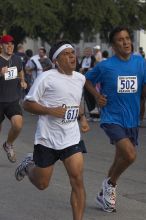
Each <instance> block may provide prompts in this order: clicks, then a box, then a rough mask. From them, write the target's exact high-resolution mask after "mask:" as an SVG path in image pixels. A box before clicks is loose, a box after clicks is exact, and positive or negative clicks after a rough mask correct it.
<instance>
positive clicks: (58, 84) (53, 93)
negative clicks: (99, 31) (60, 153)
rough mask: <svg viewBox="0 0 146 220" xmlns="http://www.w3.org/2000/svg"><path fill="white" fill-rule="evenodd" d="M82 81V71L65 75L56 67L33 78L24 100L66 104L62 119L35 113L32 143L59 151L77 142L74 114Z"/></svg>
mask: <svg viewBox="0 0 146 220" xmlns="http://www.w3.org/2000/svg"><path fill="white" fill-rule="evenodd" d="M84 84H85V77H84V76H83V75H82V74H80V73H78V72H75V71H73V74H72V75H66V74H61V73H59V72H58V70H57V69H51V70H48V71H46V72H44V73H43V74H41V75H40V76H39V77H38V78H37V79H36V80H35V82H34V84H33V86H32V87H31V89H30V91H29V93H28V94H27V95H26V97H25V100H30V101H35V102H37V103H39V104H41V105H43V106H47V107H58V106H62V105H66V106H70V108H69V109H68V111H67V113H66V116H65V118H64V119H63V118H57V117H54V116H51V115H40V116H39V120H38V123H37V129H36V133H35V144H42V145H44V146H46V147H49V148H53V149H57V150H60V149H64V148H66V147H69V146H71V145H74V144H77V143H78V142H79V141H80V130H79V125H78V122H77V115H78V111H79V105H80V102H81V97H82V90H83V86H84Z"/></svg>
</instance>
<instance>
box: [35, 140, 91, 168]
mask: <svg viewBox="0 0 146 220" xmlns="http://www.w3.org/2000/svg"><path fill="white" fill-rule="evenodd" d="M78 152H82V153H87V151H86V147H85V144H84V141H83V140H81V141H80V142H79V143H78V144H75V145H72V146H70V147H67V148H65V149H62V150H54V149H51V148H48V147H45V146H43V145H41V144H37V145H34V152H33V160H34V162H35V165H36V166H38V167H41V168H45V167H48V166H51V165H53V164H55V162H56V161H57V160H62V161H63V160H65V159H66V158H68V157H70V156H72V155H73V154H76V153H78Z"/></svg>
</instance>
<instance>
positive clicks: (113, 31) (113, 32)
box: [109, 26, 133, 44]
mask: <svg viewBox="0 0 146 220" xmlns="http://www.w3.org/2000/svg"><path fill="white" fill-rule="evenodd" d="M121 31H127V32H128V34H129V36H130V38H131V40H132V38H133V37H132V34H131V31H130V29H129V28H128V27H125V26H117V27H115V28H114V29H113V30H112V31H111V32H110V34H109V43H110V44H113V43H114V37H115V35H116V34H117V33H119V32H121Z"/></svg>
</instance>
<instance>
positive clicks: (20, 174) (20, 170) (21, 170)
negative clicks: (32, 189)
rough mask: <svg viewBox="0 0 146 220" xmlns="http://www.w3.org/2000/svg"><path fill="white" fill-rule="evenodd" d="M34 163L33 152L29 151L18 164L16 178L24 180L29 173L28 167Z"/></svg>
mask: <svg viewBox="0 0 146 220" xmlns="http://www.w3.org/2000/svg"><path fill="white" fill-rule="evenodd" d="M33 164H34V161H33V154H32V153H29V154H27V156H26V157H25V158H24V159H23V160H22V162H21V163H20V164H19V165H18V167H17V168H16V170H15V178H16V180H18V181H21V180H23V178H24V177H25V176H26V175H27V168H28V167H29V166H32V165H33Z"/></svg>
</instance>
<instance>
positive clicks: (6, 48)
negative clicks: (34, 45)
mask: <svg viewBox="0 0 146 220" xmlns="http://www.w3.org/2000/svg"><path fill="white" fill-rule="evenodd" d="M13 51H14V43H13V42H9V43H4V44H2V52H3V54H4V55H7V56H11V55H12V54H13Z"/></svg>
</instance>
